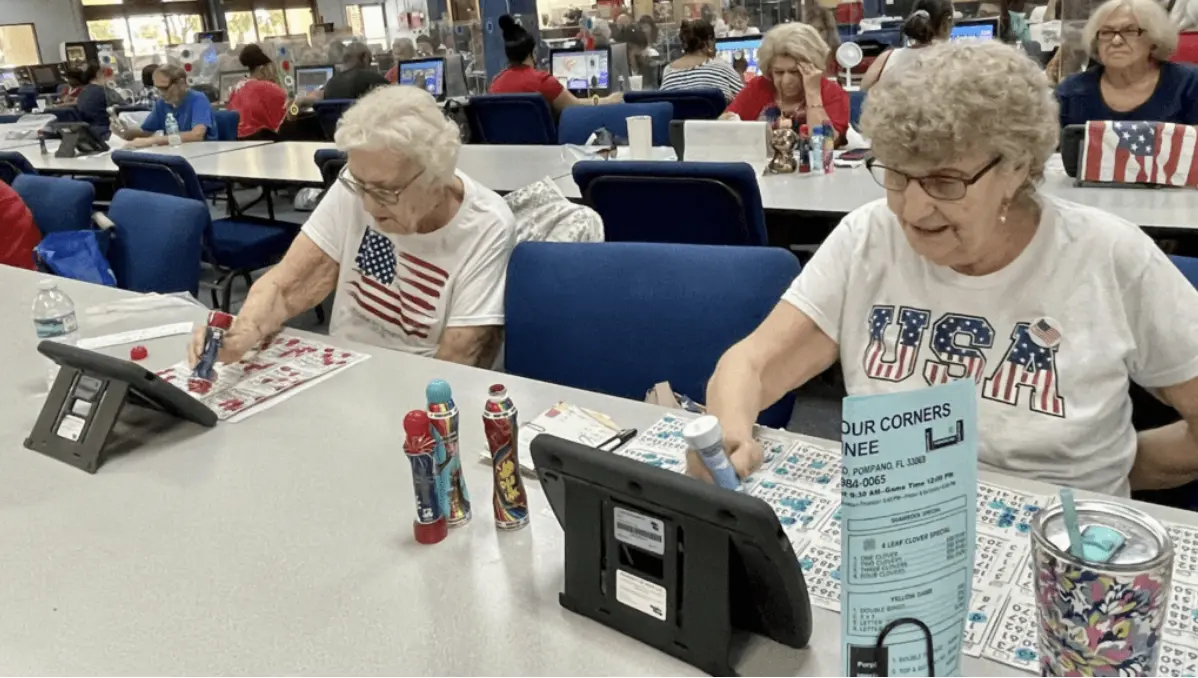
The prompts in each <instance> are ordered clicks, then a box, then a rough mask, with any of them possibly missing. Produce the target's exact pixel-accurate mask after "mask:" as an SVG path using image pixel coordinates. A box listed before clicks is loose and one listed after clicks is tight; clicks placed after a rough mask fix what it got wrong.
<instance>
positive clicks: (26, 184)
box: [12, 174, 96, 235]
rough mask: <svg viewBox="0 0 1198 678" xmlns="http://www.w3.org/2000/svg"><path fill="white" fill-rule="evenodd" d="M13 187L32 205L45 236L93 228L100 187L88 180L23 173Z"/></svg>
mask: <svg viewBox="0 0 1198 678" xmlns="http://www.w3.org/2000/svg"><path fill="white" fill-rule="evenodd" d="M12 187H13V190H14V191H16V192H17V194H18V195H20V196H21V200H23V201H25V204H26V205H28V206H29V211H30V212H31V213H32V214H33V221H34V223H35V224H37V229H38V230H39V231H41V233H42V235H48V234H50V233H57V232H59V231H80V230H86V229H89V228H91V225H92V203H93V201H95V198H96V188H95V186H93V185H92V184H90V183H88V182H86V181H76V180H74V179H64V178H61V177H43V176H38V175H36V174H22V175H20V176H19V177H17V178H16V180H15V181H14V182H13V184H12Z"/></svg>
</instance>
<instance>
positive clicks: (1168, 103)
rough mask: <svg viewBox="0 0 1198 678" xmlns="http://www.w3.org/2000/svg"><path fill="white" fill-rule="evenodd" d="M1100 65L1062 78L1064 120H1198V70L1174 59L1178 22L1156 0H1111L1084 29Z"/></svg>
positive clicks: (1074, 122) (1073, 122)
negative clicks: (1171, 57)
mask: <svg viewBox="0 0 1198 678" xmlns="http://www.w3.org/2000/svg"><path fill="white" fill-rule="evenodd" d="M1082 40H1083V44H1085V45H1086V48H1087V50H1088V54H1089V56H1090V58H1091V59H1096V60H1097V61H1098V62H1099V64H1101V65H1100V66H1098V67H1097V68H1091V69H1089V70H1087V71H1086V72H1084V73H1078V74H1075V75H1072V76H1069V77H1068V78H1066V79H1065V81H1064V82H1062V83H1061V86H1060V88H1059V89H1058V91H1057V96H1058V97H1059V98H1060V100H1061V125H1062V126H1064V125H1082V124H1085V123H1086V122H1089V121H1090V120H1155V121H1159V122H1175V123H1181V124H1185V125H1195V124H1198V71H1196V70H1194V69H1193V68H1192V67H1190V66H1186V65H1182V64H1175V63H1172V62H1170V61H1169V57H1170V56H1172V55H1173V52H1174V50H1176V49H1177V26H1176V25H1175V24H1174V23H1172V22H1171V21H1170V20H1169V14H1168V13H1167V12H1166V11H1165V8H1164V7H1161V5H1160V4H1159V3H1157V2H1156V0H1108V1H1107V2H1105V3H1103V4H1102V5H1100V6H1099V7H1098V9H1096V10H1094V13H1093V14H1091V15H1090V18H1089V20H1088V21H1086V27H1085V29H1083V30H1082Z"/></svg>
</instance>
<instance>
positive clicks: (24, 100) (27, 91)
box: [17, 85, 38, 113]
mask: <svg viewBox="0 0 1198 678" xmlns="http://www.w3.org/2000/svg"><path fill="white" fill-rule="evenodd" d="M37 94H38V92H37V88H36V87H34V86H33V85H21V86H20V87H19V88H18V89H17V97H19V98H20V102H21V110H22V111H25V112H26V113H29V112H31V111H33V109H35V108H37Z"/></svg>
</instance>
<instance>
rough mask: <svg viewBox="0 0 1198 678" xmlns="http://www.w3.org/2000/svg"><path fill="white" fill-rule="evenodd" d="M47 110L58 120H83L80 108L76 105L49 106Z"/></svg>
mask: <svg viewBox="0 0 1198 678" xmlns="http://www.w3.org/2000/svg"><path fill="white" fill-rule="evenodd" d="M46 112H47V113H49V114H50V115H53V116H54V118H55V119H56V121H57V122H83V120H82V118H80V117H79V109H78V108H75V107H74V106H55V107H54V108H47V109H46Z"/></svg>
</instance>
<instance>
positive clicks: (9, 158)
mask: <svg viewBox="0 0 1198 678" xmlns="http://www.w3.org/2000/svg"><path fill="white" fill-rule="evenodd" d="M22 174H37V170H35V169H33V165H32V164H30V162H29V159H28V158H26V157H25V156H24V155H21V154H20V153H17V152H16V151H0V181H3V182H4V183H6V184H8V185H9V186H12V182H13V181H15V180H16V178H17V177H19V176H21V175H22Z"/></svg>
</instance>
